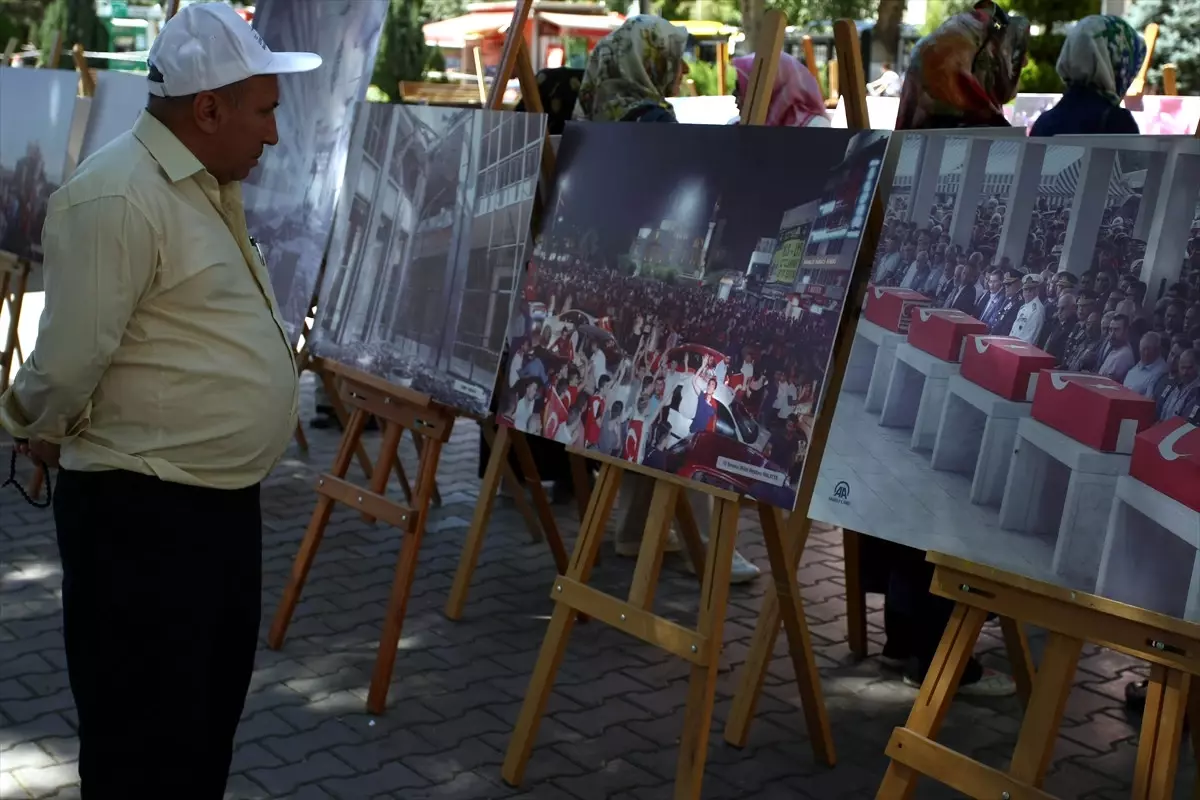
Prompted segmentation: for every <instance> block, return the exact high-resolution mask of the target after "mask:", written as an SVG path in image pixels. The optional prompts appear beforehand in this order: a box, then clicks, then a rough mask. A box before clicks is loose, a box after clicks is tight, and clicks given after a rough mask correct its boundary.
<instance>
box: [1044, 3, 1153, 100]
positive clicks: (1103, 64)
mask: <svg viewBox="0 0 1200 800" xmlns="http://www.w3.org/2000/svg"><path fill="white" fill-rule="evenodd" d="M1145 59H1146V43H1145V41H1143V40H1142V37H1141V35H1140V34H1139V33H1138V32H1137V31H1135V30H1134V29H1133V27H1132V26H1131V25H1130V24H1129V23H1128V22H1126V21H1125V20H1123V19H1121V18H1120V17H1114V16H1111V15H1108V14H1094V15H1092V16H1090V17H1084V18H1083V19H1081V20H1079V22H1076V23H1075V26H1074V27H1073V28H1071V32H1070V34H1068V35H1067V41H1066V43H1065V44H1063V49H1062V52H1061V53H1059V55H1058V64H1057V66H1056V69H1057V70H1058V77H1060V78H1062V80H1063V83H1065V84H1066V85H1067V87H1068V88H1070V87H1087V88H1089V89H1092V90H1094V91H1097V92H1099V93H1100V94H1102V95H1104V96H1105V97H1106V98H1108V100H1109V102H1111V103H1112V104H1113V105H1118V104H1120V102H1121V99H1122V98H1124V97H1125V93H1126V92H1127V91H1129V87H1130V85H1132V84H1133V79H1134V78H1135V77H1137V73H1138V70H1140V69H1141V68H1142V62H1143V61H1144V60H1145Z"/></svg>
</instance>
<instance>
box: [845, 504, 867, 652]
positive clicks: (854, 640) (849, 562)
mask: <svg viewBox="0 0 1200 800" xmlns="http://www.w3.org/2000/svg"><path fill="white" fill-rule="evenodd" d="M861 541H862V540H861V539H860V538H859V533H858V531H852V530H850V529H849V528H842V565H843V569H844V572H845V576H846V628H847V631H846V634H847V640H846V643H847V644H848V645H849V647H850V652H851V653H853V654H854V656H855V657H856V658H866V657H867V593H866V591H865V590H864V589H863V586H862V563H861V562H862V557H861V555H860V549H859V546H860V542H861Z"/></svg>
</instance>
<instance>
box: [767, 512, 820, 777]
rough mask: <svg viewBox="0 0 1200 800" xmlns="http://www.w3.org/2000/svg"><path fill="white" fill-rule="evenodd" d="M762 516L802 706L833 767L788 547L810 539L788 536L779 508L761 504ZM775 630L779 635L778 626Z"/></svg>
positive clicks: (800, 520) (799, 521) (799, 519)
mask: <svg viewBox="0 0 1200 800" xmlns="http://www.w3.org/2000/svg"><path fill="white" fill-rule="evenodd" d="M758 513H759V519H760V520H761V522H762V529H763V539H764V541H765V542H766V545H767V555H768V557H769V558H770V559H771V574H772V575H773V576H774V581H773V583H774V585H775V591H774V593H773V594H774V596H775V599H776V601H777V603H778V608H779V613H780V615H781V616H782V617H783V627H784V629H785V630H786V631H787V637H788V652H789V653H790V654H791V657H792V668H793V669H794V670H795V672H796V682H797V684H798V685H799V688H800V701H801V707H802V708H803V710H804V719H805V722H806V723H807V725H808V736H809V739H810V740H811V741H812V748H813V755H815V756H816V757H817V758H818V759H820V760H821V761H823V762H824V763H826V764H828V765H829V766H831V767H832V766H834V765H835V764H836V763H837V751H836V750H835V749H834V745H833V730H832V729H831V728H830V727H829V714H828V712H827V711H826V708H825V695H824V693H823V692H822V691H821V676H820V673H818V672H817V662H816V659H815V658H813V645H812V636H811V635H810V634H809V631H808V620H807V619H805V616H804V601H803V598H801V596H800V589H799V587H798V586H797V584H796V569H795V567H794V566H793V560H792V559H791V558H790V557H789V556H791V553H789V552H788V549H787V547H786V545H785V542H786V541H787V540H788V539H798V540H801V541H804V540H807V539H808V534H807V532H805V533H803V534H801V532H800V531H795V530H793V531H788V533H786V534H785V532H784V531H785V526H784V521H783V512H782V511H780V510H779V509H778V508H771V507H769V506H765V505H760V506H759V509H758ZM792 521H793V522H795V523H796V524H795V525H794V527H798V528H803V529H804V530H805V531H808V530H809V529H810V528H811V527H812V522H811V521H810V520H808V519H806V518H805V517H804V516H803V515H802V514H796V515H794V516H793V518H792ZM775 630H776V632H778V630H779V628H778V626H776V627H775ZM777 635H778V634H777Z"/></svg>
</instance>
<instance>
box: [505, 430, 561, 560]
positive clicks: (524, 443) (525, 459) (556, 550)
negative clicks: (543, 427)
mask: <svg viewBox="0 0 1200 800" xmlns="http://www.w3.org/2000/svg"><path fill="white" fill-rule="evenodd" d="M512 449H513V451H514V452H515V453H516V454H517V463H518V464H520V465H521V474H522V475H524V476H525V485H526V486H528V487H529V495H530V497H531V498H533V508H534V511H535V512H536V513H537V516H538V521H539V522H540V523H541V525H540V530H541V531H543V532H544V533H545V536H546V544H548V545H549V546H550V553H551V555H553V556H554V568H555V569H556V570H558V574H559V575H561V574H563V573H564V572H566V571H567V548H566V547H565V546H564V545H563V540H562V537H561V536H559V534H558V524H557V523H556V522H555V521H554V511H553V509H551V508H550V498H548V497H546V490H545V488H544V487H543V486H542V480H541V477H540V476H539V475H538V471H537V464H536V463H535V462H534V460H533V451H531V450H530V449H529V441H528V440H526V438H525V437H524V436H514V437H512ZM533 529H534V530H538V527H536V526H535V527H534V528H533Z"/></svg>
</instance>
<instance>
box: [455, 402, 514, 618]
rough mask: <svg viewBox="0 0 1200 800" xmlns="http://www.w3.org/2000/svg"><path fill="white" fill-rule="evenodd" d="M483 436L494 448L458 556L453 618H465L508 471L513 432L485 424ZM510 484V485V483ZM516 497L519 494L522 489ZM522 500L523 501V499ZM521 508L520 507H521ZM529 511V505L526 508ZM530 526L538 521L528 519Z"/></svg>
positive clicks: (502, 427) (505, 428)
mask: <svg viewBox="0 0 1200 800" xmlns="http://www.w3.org/2000/svg"><path fill="white" fill-rule="evenodd" d="M483 425H484V426H485V427H484V428H483V431H484V434H483V435H484V437H485V438H486V439H487V443H488V446H489V447H490V448H491V455H490V456H489V457H488V463H487V467H486V468H485V469H484V472H483V481H482V483H481V485H480V487H479V500H478V502H476V504H475V513H474V515H473V516H472V517H471V527H469V528H468V529H467V538H466V539H465V540H464V541H463V549H462V555H460V556H459V557H458V569H457V570H456V571H455V573H454V583H453V584H451V586H450V596H449V597H447V598H446V609H445V614H446V616H447V617H449V618H450V619H462V614H463V609H464V608H465V607H466V605H467V593H468V592H470V590H471V576H472V575H474V574H475V566H476V565H477V564H478V563H479V553H480V551H482V550H483V539H484V536H485V535H486V533H487V526H488V521H489V520H490V519H491V517H492V506H493V505H494V504H495V502H496V491H497V489H498V488H499V485H500V476H501V474H502V473H504V472H506V471H508V470H507V467H508V449H509V446H510V441H509V437H510V436H511V435H512V434H511V430H510V429H509V428H507V427H504V426H499V428H498V430H495V431H493V430H492V429H491V428H490V427H488V423H487V422H486V421H485V422H484V423H483ZM514 481H515V479H514ZM510 485H511V483H510ZM516 488H517V491H516V493H515V494H514V497H517V496H519V495H520V491H519V489H520V487H516ZM522 499H523V498H522ZM520 507H521V506H520V505H518V508H520ZM525 509H526V511H528V504H526V505H525ZM526 522H527V523H531V524H532V523H536V520H531V519H529V518H526Z"/></svg>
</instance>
